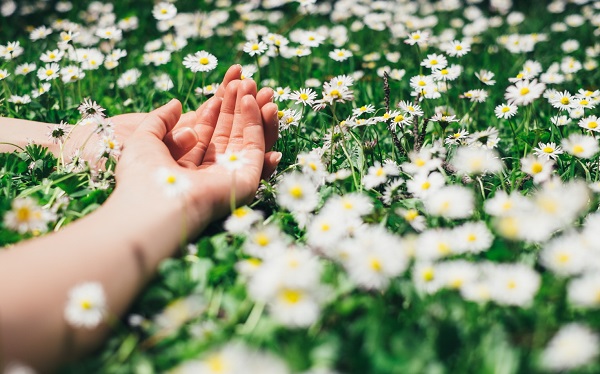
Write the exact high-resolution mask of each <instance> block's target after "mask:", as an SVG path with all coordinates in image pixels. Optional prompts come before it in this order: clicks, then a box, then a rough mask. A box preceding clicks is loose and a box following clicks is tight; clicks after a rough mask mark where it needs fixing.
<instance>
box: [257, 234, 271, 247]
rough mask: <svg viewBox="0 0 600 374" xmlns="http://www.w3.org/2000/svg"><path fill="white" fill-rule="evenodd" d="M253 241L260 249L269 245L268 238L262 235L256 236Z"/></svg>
mask: <svg viewBox="0 0 600 374" xmlns="http://www.w3.org/2000/svg"><path fill="white" fill-rule="evenodd" d="M254 240H255V241H256V244H258V245H260V246H261V247H266V246H267V245H269V243H270V240H269V237H268V236H267V235H265V234H263V233H259V234H257V235H256V237H255V238H254Z"/></svg>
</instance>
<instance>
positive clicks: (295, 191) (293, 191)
mask: <svg viewBox="0 0 600 374" xmlns="http://www.w3.org/2000/svg"><path fill="white" fill-rule="evenodd" d="M290 195H292V197H293V198H295V199H299V198H301V197H302V195H303V193H302V187H300V186H294V187H292V188H290Z"/></svg>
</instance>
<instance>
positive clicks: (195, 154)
mask: <svg viewBox="0 0 600 374" xmlns="http://www.w3.org/2000/svg"><path fill="white" fill-rule="evenodd" d="M222 103H223V99H221V98H220V97H212V98H210V99H209V100H208V101H207V102H206V106H205V107H204V110H203V111H202V112H200V113H199V114H198V118H197V120H198V123H197V124H196V125H195V126H194V132H195V133H196V134H197V135H198V138H197V142H196V144H195V145H194V147H193V148H192V149H191V150H189V152H187V153H186V154H185V155H184V156H183V157H181V159H179V161H182V162H183V163H181V164H182V165H184V166H193V165H195V166H198V165H200V164H201V163H202V160H203V159H204V155H205V154H206V150H207V149H208V146H209V144H210V140H211V138H212V136H213V133H214V131H215V127H216V125H217V121H218V119H219V111H220V109H221V106H222Z"/></svg>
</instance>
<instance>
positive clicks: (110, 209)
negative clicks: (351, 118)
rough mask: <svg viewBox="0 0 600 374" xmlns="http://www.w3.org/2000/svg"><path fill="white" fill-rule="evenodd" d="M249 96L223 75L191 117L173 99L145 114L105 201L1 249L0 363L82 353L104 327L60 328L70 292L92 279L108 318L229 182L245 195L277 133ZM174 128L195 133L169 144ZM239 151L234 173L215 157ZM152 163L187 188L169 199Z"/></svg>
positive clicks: (199, 224) (211, 208) (224, 199)
mask: <svg viewBox="0 0 600 374" xmlns="http://www.w3.org/2000/svg"><path fill="white" fill-rule="evenodd" d="M255 95H256V86H255V84H254V82H253V81H239V80H237V79H231V80H230V81H229V82H228V84H227V87H226V88H224V92H223V96H222V98H220V97H215V98H212V99H210V100H208V101H207V102H206V103H205V104H203V106H202V107H201V108H200V109H199V110H198V111H196V112H195V113H193V114H185V115H182V113H181V112H182V110H181V104H180V103H179V102H178V101H177V100H172V101H171V102H169V103H168V104H166V105H164V106H163V107H160V108H158V109H156V110H154V111H153V112H151V113H148V114H147V115H145V116H144V119H143V120H142V121H141V123H139V125H138V126H136V129H135V130H134V131H132V132H131V134H129V135H128V137H127V139H126V140H125V142H124V148H123V152H122V155H121V158H120V160H119V163H118V164H117V168H116V174H115V176H116V181H117V184H116V188H115V190H114V192H113V193H112V194H111V196H110V197H109V199H108V200H107V202H106V203H105V204H104V205H102V206H101V207H100V208H98V209H97V210H96V211H94V212H93V213H92V214H90V215H88V216H86V217H84V218H82V219H80V220H78V221H76V222H74V223H72V224H71V225H69V226H67V227H65V228H64V229H62V230H60V231H58V232H55V233H52V234H48V235H45V236H43V237H40V238H36V239H32V240H29V241H25V242H22V243H19V244H18V245H16V246H13V247H11V248H9V249H7V250H4V251H1V252H0V344H1V346H0V363H10V362H14V361H18V362H22V363H25V364H27V365H29V366H32V367H33V368H35V369H36V370H38V371H40V372H48V371H52V370H54V369H55V368H56V367H57V366H58V365H60V364H61V363H64V362H65V361H67V360H72V359H74V358H77V357H80V356H81V355H83V354H85V353H88V352H90V351H91V350H93V349H94V348H96V347H97V346H98V345H99V344H100V343H101V342H102V340H103V339H104V338H105V337H106V335H107V334H108V333H109V331H110V328H109V326H108V325H107V324H106V323H103V324H101V325H100V326H97V327H96V328H94V329H83V328H74V327H72V326H70V325H68V324H67V322H66V320H65V318H64V307H65V304H66V302H67V295H68V292H69V290H70V289H72V288H73V287H74V286H76V285H78V284H81V283H83V282H88V281H94V282H100V283H101V284H102V286H103V289H104V292H105V295H106V300H107V305H108V309H109V313H110V315H111V316H112V317H118V316H121V315H122V314H123V313H125V312H126V310H127V308H128V307H129V305H130V303H131V301H132V300H133V299H134V298H135V296H136V295H137V294H138V293H139V291H140V290H141V289H142V288H143V287H144V285H145V284H146V283H147V281H148V280H149V279H150V278H151V277H152V276H153V274H154V273H155V271H156V269H157V266H158V264H159V263H160V262H161V261H162V260H163V259H165V258H167V257H169V256H172V255H174V254H175V253H176V252H177V250H178V249H180V247H181V246H182V244H183V243H186V242H187V241H188V240H189V239H191V238H194V237H196V236H197V235H199V234H200V233H201V232H202V230H203V229H204V228H205V227H206V226H207V225H208V224H209V223H210V222H211V221H212V220H214V219H217V218H220V217H223V216H225V215H226V214H228V213H229V199H230V194H231V191H232V189H235V196H236V199H237V202H236V203H237V205H238V206H239V205H242V204H244V203H247V202H249V201H251V200H252V198H253V197H254V195H255V193H256V190H257V188H258V184H259V181H260V179H261V174H262V173H263V171H264V170H265V169H264V165H265V163H266V162H267V160H269V158H268V153H266V149H267V148H266V147H267V146H268V144H269V142H271V141H272V140H273V139H276V137H277V132H276V129H275V128H270V127H269V123H268V121H265V119H264V115H265V113H264V111H265V109H264V108H265V106H264V105H263V106H262V107H261V106H260V104H259V100H260V97H259V96H260V93H259V94H258V95H257V96H258V97H257V96H255ZM268 107H270V105H269V106H268ZM267 114H269V113H267ZM185 116H187V117H189V119H188V118H184V117H185ZM192 116H194V117H192ZM182 118H183V120H182ZM186 128H187V130H186ZM182 129H183V130H182ZM175 130H179V131H185V132H188V131H192V130H193V131H192V132H191V133H189V134H190V135H185V137H188V136H190V137H192V138H194V139H195V140H194V139H192V140H193V141H190V142H187V140H185V139H186V138H184V143H186V142H187V146H182V145H181V143H179V144H178V145H177V146H174V145H173V144H174V143H177V142H178V140H177V139H176V138H177V137H174V138H175V139H170V137H169V134H173V133H175ZM188 140H189V139H188ZM172 141H173V142H172ZM242 150H243V151H244V155H245V157H246V159H247V161H248V163H247V164H246V165H245V167H244V170H243V172H238V173H237V174H236V176H235V178H233V177H232V174H231V172H229V171H227V170H226V169H225V168H224V167H222V166H219V165H217V164H216V156H217V155H218V154H221V153H223V152H225V151H242ZM178 152H179V153H178ZM177 156H180V157H177ZM275 165H276V162H275ZM160 168H168V169H169V170H171V171H173V172H174V173H177V175H182V176H185V178H187V179H188V180H189V181H190V182H191V186H192V187H191V188H189V190H188V191H186V193H184V194H183V195H181V196H178V197H169V196H167V195H166V193H165V185H164V181H162V182H161V181H159V180H158V179H157V174H156V172H157V170H159V169H160ZM57 259H60V260H59V261H57ZM48 264H52V266H48ZM16 285H18V286H16ZM0 367H1V365H0Z"/></svg>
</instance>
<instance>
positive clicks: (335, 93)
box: [329, 90, 340, 97]
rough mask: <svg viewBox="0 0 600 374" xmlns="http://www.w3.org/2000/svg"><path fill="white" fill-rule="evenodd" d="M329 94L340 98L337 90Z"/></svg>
mask: <svg viewBox="0 0 600 374" xmlns="http://www.w3.org/2000/svg"><path fill="white" fill-rule="evenodd" d="M329 94H330V95H331V96H335V97H339V96H340V91H338V90H331V92H330V93H329Z"/></svg>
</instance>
